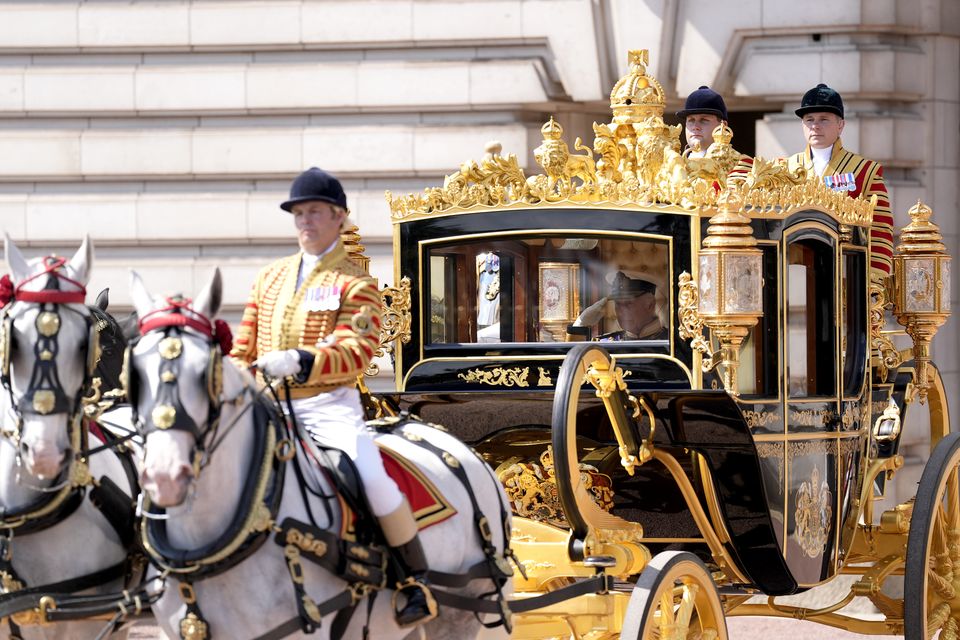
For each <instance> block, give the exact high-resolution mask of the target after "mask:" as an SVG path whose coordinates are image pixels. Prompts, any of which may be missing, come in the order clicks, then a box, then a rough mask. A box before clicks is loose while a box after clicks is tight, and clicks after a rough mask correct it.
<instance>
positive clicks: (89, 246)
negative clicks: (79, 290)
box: [69, 234, 93, 284]
mask: <svg viewBox="0 0 960 640" xmlns="http://www.w3.org/2000/svg"><path fill="white" fill-rule="evenodd" d="M69 264H70V267H71V268H72V269H73V272H74V273H75V274H76V276H77V282H82V283H83V284H87V280H89V279H90V267H92V266H93V242H91V241H90V236H89V235H87V234H84V236H83V242H81V243H80V248H79V249H77V252H76V253H75V254H73V257H72V258H70V262H69Z"/></svg>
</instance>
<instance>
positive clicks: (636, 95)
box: [610, 49, 665, 124]
mask: <svg viewBox="0 0 960 640" xmlns="http://www.w3.org/2000/svg"><path fill="white" fill-rule="evenodd" d="M627 62H628V65H629V69H628V70H627V74H626V75H625V76H623V77H622V78H620V79H619V80H618V81H617V84H615V85H613V90H612V91H611V92H610V108H611V109H612V110H613V121H614V122H615V123H617V124H634V123H640V122H643V121H644V120H646V119H647V118H649V117H652V116H660V117H663V107H664V104H665V100H664V94H663V87H661V86H660V83H659V82H657V79H656V78H654V77H653V76H648V75H647V67H646V65H647V64H649V52H648V51H647V50H646V49H633V50H631V51H630V52H629V53H628V54H627Z"/></svg>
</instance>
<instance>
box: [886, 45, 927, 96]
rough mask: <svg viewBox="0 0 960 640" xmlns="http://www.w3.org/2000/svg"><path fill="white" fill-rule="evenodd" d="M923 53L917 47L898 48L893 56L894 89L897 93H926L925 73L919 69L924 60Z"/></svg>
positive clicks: (919, 94) (918, 94) (922, 65)
mask: <svg viewBox="0 0 960 640" xmlns="http://www.w3.org/2000/svg"><path fill="white" fill-rule="evenodd" d="M924 57H925V56H924V54H923V52H922V51H920V50H917V49H910V50H898V51H897V52H896V56H895V57H894V68H893V78H894V90H895V91H896V92H897V93H905V94H914V95H917V96H922V95H924V94H925V93H927V91H928V89H927V80H926V74H924V73H920V72H919V70H920V69H922V68H923V67H924V65H925V64H926V61H925V60H924Z"/></svg>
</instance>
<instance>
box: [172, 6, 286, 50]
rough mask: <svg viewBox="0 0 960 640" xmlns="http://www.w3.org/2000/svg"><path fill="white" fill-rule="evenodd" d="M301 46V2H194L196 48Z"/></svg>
mask: <svg viewBox="0 0 960 640" xmlns="http://www.w3.org/2000/svg"><path fill="white" fill-rule="evenodd" d="M299 42H300V2H298V1H290V0H261V1H259V2H193V3H191V4H190V43H191V44H193V45H230V46H233V45H236V44H238V43H243V44H248V45H250V44H276V43H283V44H295V43H299Z"/></svg>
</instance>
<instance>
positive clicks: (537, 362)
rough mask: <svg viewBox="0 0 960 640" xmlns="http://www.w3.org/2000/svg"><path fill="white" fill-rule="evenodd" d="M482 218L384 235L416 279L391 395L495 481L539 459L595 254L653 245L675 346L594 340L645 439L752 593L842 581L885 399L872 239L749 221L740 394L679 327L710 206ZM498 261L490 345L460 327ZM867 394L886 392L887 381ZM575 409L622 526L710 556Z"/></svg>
mask: <svg viewBox="0 0 960 640" xmlns="http://www.w3.org/2000/svg"><path fill="white" fill-rule="evenodd" d="M478 209H480V208H474V209H473V210H471V211H468V212H454V213H441V214H435V215H431V214H421V215H418V216H410V217H409V218H401V219H399V220H397V221H396V222H395V238H394V245H395V246H394V249H395V255H396V256H397V262H396V273H395V276H396V281H398V282H399V281H400V279H401V278H403V277H407V278H409V279H410V281H411V309H412V326H411V328H410V338H411V339H410V341H409V342H408V343H405V344H399V343H398V345H397V346H398V349H399V352H398V353H396V354H395V371H396V378H397V388H398V390H399V391H398V392H396V393H395V394H390V395H388V396H387V398H386V399H387V400H388V401H389V402H390V403H391V404H393V405H394V406H395V407H396V408H398V409H405V410H409V411H411V412H414V413H416V414H418V415H419V416H421V417H422V418H424V419H425V420H428V421H431V422H436V423H439V424H442V425H444V426H445V427H447V428H449V429H450V430H451V431H452V432H453V433H455V434H456V435H458V436H459V437H461V438H463V439H464V440H466V441H468V442H471V443H472V444H474V445H475V446H476V447H477V448H478V450H479V451H480V452H481V453H483V455H484V456H485V457H486V459H487V460H488V462H490V463H491V464H492V466H494V467H495V468H496V467H498V465H503V464H505V463H509V462H511V461H516V460H522V459H525V460H536V459H537V458H538V457H539V456H540V455H541V454H542V452H543V451H544V450H545V449H546V447H547V445H549V444H550V442H551V437H550V428H551V407H552V404H553V401H554V387H555V384H556V381H557V379H558V377H559V368H560V364H561V362H562V361H563V358H564V356H565V355H566V353H567V352H568V351H569V350H570V348H571V347H572V346H573V345H574V344H575V342H573V341H572V340H577V339H583V337H581V336H575V335H571V334H566V335H563V336H562V337H561V338H560V339H557V336H558V335H562V334H563V333H564V331H563V326H562V325H565V324H566V323H568V322H569V320H570V319H571V317H572V316H573V313H572V311H573V310H581V309H583V308H585V307H587V306H588V303H589V302H590V301H592V300H595V299H596V298H597V296H599V295H603V292H602V289H603V287H604V286H605V285H604V282H603V280H602V279H600V278H599V276H598V275H597V274H598V273H600V272H602V271H603V268H602V267H603V264H604V262H603V259H600V258H598V257H597V256H598V255H600V254H602V253H603V252H604V251H608V252H615V251H627V252H629V251H630V250H632V249H636V248H639V249H640V250H644V249H645V248H646V247H653V250H655V251H660V253H661V255H662V257H664V260H663V264H664V270H663V272H662V273H659V274H651V279H654V280H655V279H656V276H659V281H658V282H657V286H658V290H659V292H660V295H661V296H662V307H663V309H664V310H665V311H666V313H665V314H664V316H663V318H662V319H663V320H664V324H665V325H666V326H667V328H668V339H665V340H628V341H619V342H617V341H610V342H600V343H598V344H600V346H603V347H604V348H606V349H607V350H608V351H609V352H610V354H611V355H612V356H614V358H615V362H616V366H618V367H620V368H622V369H623V371H624V372H625V376H626V377H625V381H626V383H627V385H628V388H629V390H630V392H631V393H632V394H633V395H635V396H638V397H643V398H644V400H645V402H646V404H647V405H648V406H649V407H650V408H651V410H652V412H653V414H654V416H655V422H656V429H657V431H656V433H657V436H656V438H655V443H656V445H657V446H658V447H663V448H665V449H667V450H669V451H671V452H672V453H673V454H674V455H675V457H676V458H677V460H679V461H680V462H681V464H682V465H683V467H684V471H685V473H686V474H687V475H688V477H689V478H690V480H691V482H692V483H693V486H694V487H695V488H696V491H697V496H698V499H699V500H700V501H701V504H702V506H703V508H704V510H705V511H709V512H711V513H712V514H714V515H715V517H716V518H717V522H715V525H717V526H719V527H720V528H722V529H725V531H726V532H727V533H728V535H729V541H728V542H726V546H727V548H728V550H729V551H730V553H731V555H732V557H734V558H736V561H737V562H738V564H739V565H740V567H741V569H742V570H743V574H744V575H745V576H746V578H747V580H748V582H749V583H750V585H749V586H753V587H757V588H759V589H760V590H762V591H764V592H765V593H769V594H784V593H791V592H796V591H798V590H802V589H803V588H806V587H809V586H812V585H815V584H818V583H820V582H823V581H824V580H826V579H828V578H830V577H831V576H833V575H834V574H835V573H836V572H837V571H838V570H839V567H840V566H841V563H842V560H843V557H844V555H845V553H846V552H847V550H848V549H849V546H850V544H851V540H849V539H844V538H843V537H842V535H841V532H842V531H843V530H845V529H844V528H843V527H842V524H843V522H844V521H845V520H846V519H847V518H854V517H856V516H857V513H858V511H857V509H856V508H855V507H854V505H855V503H856V502H857V500H858V497H859V495H860V491H861V481H862V474H861V473H860V466H861V464H862V461H863V460H864V456H865V454H866V452H867V451H868V447H870V446H873V443H871V441H870V439H871V436H870V433H871V428H870V427H871V424H872V419H873V418H874V417H875V415H873V414H874V413H875V412H876V408H877V407H879V408H880V409H881V410H882V406H880V405H882V403H883V398H879V399H878V398H877V397H872V396H871V381H870V378H869V371H870V369H869V367H870V362H869V345H868V335H869V322H868V320H869V319H868V312H869V296H868V286H867V282H868V280H867V279H868V257H867V256H868V238H867V230H866V228H865V227H857V226H846V225H842V224H840V222H839V221H838V220H837V218H836V217H834V216H833V215H831V214H829V213H827V212H825V211H821V210H815V209H806V210H801V211H795V212H793V213H789V214H788V215H786V216H778V215H776V214H769V215H766V216H763V215H759V216H757V217H755V218H754V219H753V221H752V227H753V233H754V236H755V237H756V238H757V240H758V245H759V247H760V248H761V249H762V250H763V276H764V288H763V291H764V294H763V295H764V305H763V306H764V315H763V317H762V318H761V319H760V322H759V324H758V325H757V326H756V327H755V328H754V330H753V332H752V333H751V336H750V338H749V340H748V343H747V346H746V347H745V348H744V351H743V355H742V362H743V363H745V364H744V365H743V366H742V372H741V378H740V386H741V390H742V394H741V395H740V396H739V397H734V396H732V395H730V394H729V393H727V392H726V391H724V390H723V385H722V384H720V382H719V380H718V378H717V377H716V375H715V374H714V373H713V372H710V373H702V372H701V367H700V365H701V357H700V355H699V354H698V353H697V352H695V351H693V350H692V349H691V348H690V345H689V342H688V341H686V340H683V339H681V337H680V334H679V329H680V322H679V318H678V312H677V301H678V297H679V288H678V283H677V281H678V277H679V275H680V274H681V273H682V272H684V271H686V272H690V273H692V274H694V277H695V278H696V273H697V267H698V265H697V256H698V251H697V250H698V248H699V246H700V243H701V238H702V237H703V236H704V235H706V229H707V225H708V215H707V214H706V212H704V214H703V215H700V214H699V212H697V211H686V210H683V209H680V208H678V207H658V206H647V207H634V208H601V207H599V206H597V207H593V206H591V207H590V208H585V207H582V206H580V207H577V206H557V207H547V206H544V205H540V206H537V207H519V206H516V207H504V208H499V209H495V208H482V209H481V210H478ZM617 243H621V244H617ZM623 243H626V244H623ZM661 248H662V250H661ZM489 254H494V255H496V256H497V258H496V260H497V261H498V266H499V286H500V288H499V293H500V296H501V297H500V298H499V305H500V311H499V313H500V315H499V319H500V327H499V334H498V335H495V336H494V339H493V340H491V341H484V340H483V339H482V338H481V337H479V336H480V335H481V332H483V331H484V327H483V325H480V324H473V325H472V324H471V323H472V322H473V321H474V320H475V319H476V318H478V316H477V313H478V311H479V307H480V306H482V304H483V301H482V300H481V299H480V296H481V295H482V293H483V292H482V291H480V284H479V283H480V282H481V277H482V274H480V271H481V270H482V269H483V265H482V264H481V263H482V262H483V258H482V256H484V255H487V256H489ZM487 259H488V260H489V258H487ZM594 263H598V264H600V267H596V265H595V264H594ZM640 263H642V260H640V261H639V262H638V264H640ZM488 264H489V262H488ZM545 264H546V265H547V266H546V267H544V265H545ZM591 265H593V267H591ZM594 267H596V268H594ZM488 268H489V267H488ZM538 269H539V271H538ZM550 269H553V270H555V272H556V273H557V274H559V275H558V276H557V277H558V278H559V279H560V280H561V281H565V282H567V283H568V284H570V285H571V287H573V288H575V289H576V291H574V292H567V293H566V294H565V295H567V296H568V297H567V298H566V300H567V301H568V303H569V304H570V305H572V306H573V309H567V310H566V311H567V315H566V316H565V317H563V318H560V319H558V320H557V321H554V319H552V318H551V317H550V316H549V315H548V314H547V313H546V312H545V310H544V309H545V306H546V304H547V302H550V301H545V299H544V290H543V286H544V282H545V277H546V276H545V275H544V273H545V270H547V271H549V270H550ZM550 273H554V272H550ZM564 274H566V275H564ZM571 274H572V275H571ZM548 275H549V274H548ZM550 277H553V276H550ZM564 278H567V280H563V279H564ZM608 281H609V277H608ZM581 302H582V304H581ZM454 307H455V310H454ZM558 327H559V329H558ZM545 328H546V329H545ZM558 332H559V333H558ZM593 337H595V336H593ZM464 338H466V339H464ZM878 392H879V393H880V394H881V395H884V398H885V397H887V396H888V395H889V394H890V393H892V388H891V390H886V389H882V390H878ZM874 395H876V394H874ZM579 407H580V408H579V411H578V419H577V435H578V439H577V448H578V452H577V455H578V458H579V460H580V461H581V462H582V463H584V464H588V465H591V466H593V467H595V468H596V469H597V470H598V471H599V472H600V473H603V474H607V475H609V476H610V477H611V478H612V484H613V487H614V494H615V497H614V505H613V513H615V514H617V515H619V516H620V517H622V518H624V519H626V520H630V521H634V522H640V523H642V525H643V527H644V537H645V543H646V544H648V546H650V548H651V550H653V551H654V552H656V551H657V550H660V549H677V548H682V549H689V550H693V551H695V552H697V553H699V554H701V556H703V557H705V558H708V557H709V552H708V551H707V549H706V546H705V545H704V544H703V541H702V538H701V536H700V534H699V532H698V530H697V527H696V525H695V523H694V522H693V520H692V518H691V517H690V516H689V513H688V512H687V510H686V508H685V503H684V500H683V497H682V496H681V495H679V492H678V490H677V489H676V487H675V486H674V485H673V483H672V481H671V478H670V476H669V475H668V474H666V473H665V472H664V470H663V468H662V467H661V466H660V465H659V464H657V463H656V462H655V461H652V462H648V463H647V464H645V465H643V466H641V467H638V468H637V472H636V474H635V475H634V476H628V475H627V474H626V473H625V472H624V469H623V468H622V467H621V466H620V458H619V454H618V453H617V443H616V441H615V438H614V433H613V430H612V428H611V425H610V420H609V418H608V416H607V413H606V411H605V410H604V406H603V404H602V402H601V401H600V400H598V399H597V398H596V396H595V393H594V389H593V388H592V387H591V386H590V385H585V386H584V387H583V389H582V393H581V401H580V405H579ZM633 427H634V428H635V430H636V435H637V438H638V439H639V438H642V437H646V435H647V434H648V433H649V425H648V424H647V423H646V421H645V420H644V419H642V418H641V419H637V420H636V421H635V423H634V424H633ZM890 453H891V455H892V450H891V452H890ZM562 454H563V452H558V451H554V456H555V457H559V456H561V455H562ZM707 476H709V477H707ZM558 485H559V486H558V490H559V491H560V492H563V491H565V490H567V489H568V488H566V487H565V486H564V483H562V482H560V483H558ZM575 520H576V515H575V514H571V517H570V521H571V523H573V521H575ZM573 524H574V526H575V523H573Z"/></svg>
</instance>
